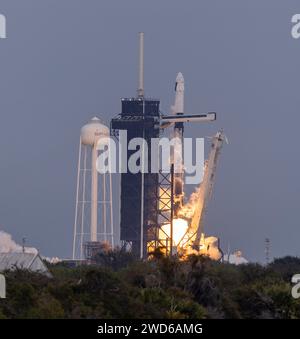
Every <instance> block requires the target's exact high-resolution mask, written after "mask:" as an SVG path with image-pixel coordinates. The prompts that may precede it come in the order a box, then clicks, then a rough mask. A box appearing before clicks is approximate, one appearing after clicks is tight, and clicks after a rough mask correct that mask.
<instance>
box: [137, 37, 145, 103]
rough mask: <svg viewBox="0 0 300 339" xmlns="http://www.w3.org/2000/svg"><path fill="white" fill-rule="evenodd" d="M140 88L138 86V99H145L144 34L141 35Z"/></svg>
mask: <svg viewBox="0 0 300 339" xmlns="http://www.w3.org/2000/svg"><path fill="white" fill-rule="evenodd" d="M139 40H140V46H139V86H138V91H137V92H138V97H139V98H143V97H144V33H143V32H140V33H139Z"/></svg>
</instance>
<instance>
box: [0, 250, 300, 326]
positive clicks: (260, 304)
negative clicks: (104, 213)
mask: <svg viewBox="0 0 300 339" xmlns="http://www.w3.org/2000/svg"><path fill="white" fill-rule="evenodd" d="M96 259H97V263H98V265H95V266H81V267H77V268H69V267H66V266H65V265H63V264H58V265H53V266H51V267H50V270H51V272H52V274H53V278H52V279H50V278H47V277H45V276H42V275H39V274H34V273H30V272H27V271H21V270H16V271H14V272H6V277H7V299H5V300H4V299H0V318H171V319H184V318H300V300H295V299H293V298H292V297H291V283H290V281H291V276H292V275H293V274H295V273H300V259H298V258H292V257H286V258H282V259H276V260H274V262H273V263H271V264H270V265H268V266H267V267H263V266H260V265H258V264H247V265H240V266H234V265H229V264H222V263H218V262H213V261H211V260H209V259H207V258H205V257H201V256H191V257H189V258H188V260H187V261H178V260H176V259H175V258H164V257H162V256H161V255H159V253H156V254H155V255H154V258H153V259H152V260H150V261H148V262H140V261H136V260H134V259H133V258H132V257H131V256H130V255H129V254H126V253H124V252H122V251H114V252H112V251H109V252H107V253H103V254H99V255H98V256H97V258H96Z"/></svg>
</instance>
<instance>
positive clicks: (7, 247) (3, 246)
mask: <svg viewBox="0 0 300 339" xmlns="http://www.w3.org/2000/svg"><path fill="white" fill-rule="evenodd" d="M12 252H14V253H20V252H23V247H22V246H21V245H19V244H17V243H16V242H15V241H14V240H13V239H12V236H11V235H10V234H8V233H6V232H4V231H0V253H12ZM25 252H26V253H34V254H36V253H38V250H37V249H36V248H34V247H25Z"/></svg>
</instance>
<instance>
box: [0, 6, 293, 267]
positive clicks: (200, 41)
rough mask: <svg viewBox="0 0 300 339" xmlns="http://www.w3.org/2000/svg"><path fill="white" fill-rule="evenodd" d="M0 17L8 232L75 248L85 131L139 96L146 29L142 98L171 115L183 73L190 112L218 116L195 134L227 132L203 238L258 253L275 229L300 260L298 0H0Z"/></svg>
mask: <svg viewBox="0 0 300 339" xmlns="http://www.w3.org/2000/svg"><path fill="white" fill-rule="evenodd" d="M0 13H2V14H5V15H6V17H7V35H8V38H7V39H6V40H0V159H1V160H0V225H1V226H0V229H3V230H5V231H7V232H9V233H11V234H12V235H13V238H14V239H15V240H16V241H18V242H21V239H22V237H23V236H26V238H27V239H28V243H29V244H30V245H31V246H35V247H37V248H38V249H39V250H40V251H41V253H42V254H43V255H47V256H60V257H69V256H70V255H71V247H72V232H73V219H74V203H75V188H76V187H75V185H76V166H77V153H78V143H79V131H80V127H81V126H82V125H83V124H84V123H85V122H87V121H88V120H89V119H90V118H91V117H93V116H94V115H98V116H99V117H101V118H102V119H103V120H104V121H105V122H107V123H108V122H109V120H110V118H111V117H112V116H114V115H116V114H117V113H119V112H120V98H121V97H123V96H124V97H126V96H133V95H135V93H136V87H137V84H136V83H137V81H136V80H137V33H138V32H139V31H144V32H145V54H146V57H145V58H146V60H145V64H146V65H145V67H146V70H145V86H146V94H147V95H148V96H153V97H159V98H160V99H161V109H162V111H163V112H166V113H168V112H169V107H170V105H171V103H172V101H173V97H174V92H173V91H174V81H175V77H176V74H177V72H179V71H181V72H182V73H183V74H184V77H185V81H186V111H187V112H189V113H205V112H208V111H216V112H218V120H217V121H216V122H215V123H212V124H207V125H193V126H192V125H189V126H188V125H186V128H185V132H186V136H193V137H201V136H208V135H212V134H214V133H215V132H216V131H217V130H218V129H220V128H224V131H225V133H226V135H227V137H228V139H229V141H230V143H229V145H226V146H224V148H223V151H222V155H221V158H220V163H219V167H218V173H217V180H216V184H215V187H214V194H213V198H212V201H211V202H210V205H209V210H208V213H207V218H206V222H205V230H206V233H207V234H208V235H215V236H218V237H220V239H221V245H222V247H223V249H224V250H226V249H227V246H228V244H230V248H231V249H232V250H235V249H241V250H242V252H243V254H244V256H245V257H246V258H248V259H250V260H259V261H263V260H264V257H265V255H264V239H265V238H266V237H269V238H270V240H271V256H272V257H273V256H276V257H279V256H283V255H287V254H291V255H300V245H299V239H300V222H299V207H300V204H299V195H300V180H299V172H300V159H299V124H300V111H299V107H300V91H299V88H300V86H299V78H300V77H299V75H300V67H299V66H300V56H299V54H300V39H299V40H295V39H293V38H292V37H291V27H292V24H291V17H292V16H293V14H295V13H300V3H299V1H297V0H295V1H292V0H286V1H281V0H265V1H261V0H252V1H240V0H226V1H224V0H218V1H215V0H205V1H199V0H193V1H192V0H188V1H182V0H181V1H178V0H175V1H174V0H165V1H158V0H152V1H138V0H134V1H133V0H126V1H124V0H122V1H121V0H119V1H116V0H103V1H102V0H85V1H79V0H63V1H61V0H43V1H40V0H1V1H0ZM207 146H208V144H207ZM114 184H115V193H116V194H115V197H114V199H115V205H116V206H117V202H118V200H119V193H118V192H117V191H116V190H117V188H118V182H116V180H115V182H114ZM189 189H190V190H192V189H193V187H190V188H189ZM118 212H119V211H118V208H117V209H116V211H115V214H116V215H117V214H118Z"/></svg>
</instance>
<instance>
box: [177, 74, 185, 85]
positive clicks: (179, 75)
mask: <svg viewBox="0 0 300 339" xmlns="http://www.w3.org/2000/svg"><path fill="white" fill-rule="evenodd" d="M176 82H177V83H179V82H184V78H183V75H182V73H181V72H179V73H178V74H177V77H176Z"/></svg>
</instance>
